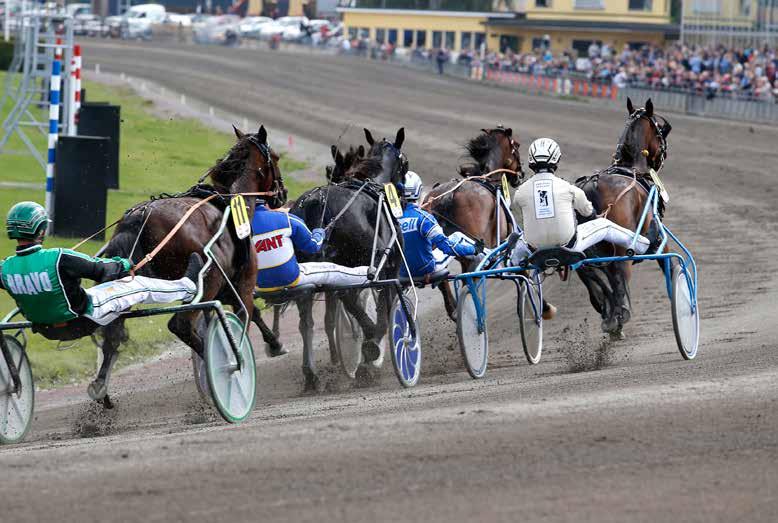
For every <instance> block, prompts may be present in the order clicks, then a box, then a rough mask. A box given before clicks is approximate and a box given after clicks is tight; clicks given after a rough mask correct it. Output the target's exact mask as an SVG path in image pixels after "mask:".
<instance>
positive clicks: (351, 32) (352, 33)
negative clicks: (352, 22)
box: [348, 27, 359, 40]
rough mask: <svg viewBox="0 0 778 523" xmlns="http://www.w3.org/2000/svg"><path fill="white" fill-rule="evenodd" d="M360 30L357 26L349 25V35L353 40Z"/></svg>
mask: <svg viewBox="0 0 778 523" xmlns="http://www.w3.org/2000/svg"><path fill="white" fill-rule="evenodd" d="M358 30H359V29H357V28H356V27H349V28H348V37H349V38H350V39H352V40H353V39H354V38H356V37H357V31H358Z"/></svg>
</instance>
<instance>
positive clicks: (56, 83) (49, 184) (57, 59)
mask: <svg viewBox="0 0 778 523" xmlns="http://www.w3.org/2000/svg"><path fill="white" fill-rule="evenodd" d="M61 58H62V55H61V50H60V48H57V52H56V53H55V55H54V61H53V62H52V65H51V85H50V88H49V93H50V94H49V154H48V162H47V163H46V211H47V212H48V213H49V216H50V217H51V218H53V217H54V197H53V195H54V164H55V163H56V159H57V138H58V136H59V103H60V88H61V87H62V61H61Z"/></svg>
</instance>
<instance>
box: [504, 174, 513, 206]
mask: <svg viewBox="0 0 778 523" xmlns="http://www.w3.org/2000/svg"><path fill="white" fill-rule="evenodd" d="M502 197H503V198H505V201H506V202H510V201H511V190H510V188H509V187H508V178H507V177H506V176H505V175H504V174H503V175H502Z"/></svg>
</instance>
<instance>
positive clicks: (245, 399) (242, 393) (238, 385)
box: [235, 378, 251, 406]
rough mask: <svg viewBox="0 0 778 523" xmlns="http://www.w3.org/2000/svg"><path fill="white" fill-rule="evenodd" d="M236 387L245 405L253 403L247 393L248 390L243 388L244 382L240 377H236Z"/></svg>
mask: <svg viewBox="0 0 778 523" xmlns="http://www.w3.org/2000/svg"><path fill="white" fill-rule="evenodd" d="M235 389H236V390H237V392H238V395H239V396H240V399H241V400H243V405H244V406H245V405H249V404H251V400H250V399H249V397H248V395H247V394H246V391H244V390H243V384H242V383H241V381H240V380H239V379H238V378H235Z"/></svg>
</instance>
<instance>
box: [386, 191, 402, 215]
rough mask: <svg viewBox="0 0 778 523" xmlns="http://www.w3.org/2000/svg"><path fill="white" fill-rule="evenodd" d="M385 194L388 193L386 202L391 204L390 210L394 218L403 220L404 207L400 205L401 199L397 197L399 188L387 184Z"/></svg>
mask: <svg viewBox="0 0 778 523" xmlns="http://www.w3.org/2000/svg"><path fill="white" fill-rule="evenodd" d="M384 192H385V193H386V202H387V203H388V204H389V210H391V211H392V216H394V217H395V218H397V219H399V218H402V216H403V207H402V205H401V204H400V197H399V196H398V195H397V188H396V187H395V186H394V184H393V183H385V184H384Z"/></svg>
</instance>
